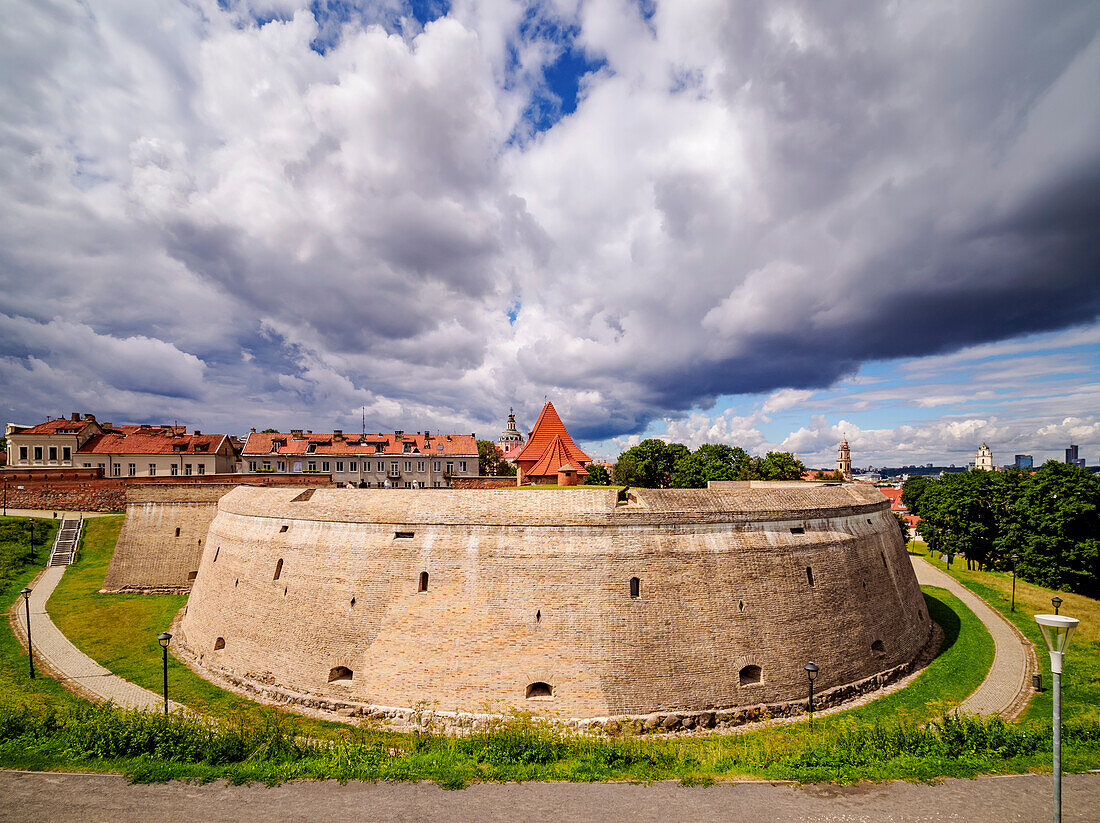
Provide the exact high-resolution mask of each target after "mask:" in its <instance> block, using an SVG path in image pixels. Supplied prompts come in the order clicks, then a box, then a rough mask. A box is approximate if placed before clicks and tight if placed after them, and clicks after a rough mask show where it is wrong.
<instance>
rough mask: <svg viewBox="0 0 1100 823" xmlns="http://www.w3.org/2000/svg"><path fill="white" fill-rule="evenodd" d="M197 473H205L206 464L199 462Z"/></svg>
mask: <svg viewBox="0 0 1100 823" xmlns="http://www.w3.org/2000/svg"><path fill="white" fill-rule="evenodd" d="M199 474H206V464H205V463H199Z"/></svg>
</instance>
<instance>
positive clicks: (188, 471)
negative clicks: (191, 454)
mask: <svg viewBox="0 0 1100 823" xmlns="http://www.w3.org/2000/svg"><path fill="white" fill-rule="evenodd" d="M183 473H184V475H186V476H187V477H190V476H191V464H190V463H184V464H183Z"/></svg>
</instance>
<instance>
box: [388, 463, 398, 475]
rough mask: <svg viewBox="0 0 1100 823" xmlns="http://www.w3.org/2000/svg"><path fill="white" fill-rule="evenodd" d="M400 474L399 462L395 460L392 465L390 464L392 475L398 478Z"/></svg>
mask: <svg viewBox="0 0 1100 823" xmlns="http://www.w3.org/2000/svg"><path fill="white" fill-rule="evenodd" d="M398 474H399V472H398V471H397V461H396V460H394V461H393V462H392V463H390V475H391V476H392V477H397V476H398Z"/></svg>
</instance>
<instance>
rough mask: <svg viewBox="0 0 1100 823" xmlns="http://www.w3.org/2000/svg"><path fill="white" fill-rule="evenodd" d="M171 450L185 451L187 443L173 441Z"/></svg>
mask: <svg viewBox="0 0 1100 823" xmlns="http://www.w3.org/2000/svg"><path fill="white" fill-rule="evenodd" d="M172 451H174V452H185V451H187V444H186V443H173V444H172Z"/></svg>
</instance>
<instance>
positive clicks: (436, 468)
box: [432, 460, 439, 472]
mask: <svg viewBox="0 0 1100 823" xmlns="http://www.w3.org/2000/svg"><path fill="white" fill-rule="evenodd" d="M432 471H433V472H437V471H439V461H438V460H434V461H432Z"/></svg>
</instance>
